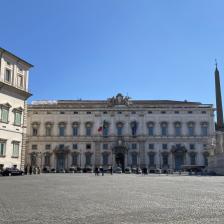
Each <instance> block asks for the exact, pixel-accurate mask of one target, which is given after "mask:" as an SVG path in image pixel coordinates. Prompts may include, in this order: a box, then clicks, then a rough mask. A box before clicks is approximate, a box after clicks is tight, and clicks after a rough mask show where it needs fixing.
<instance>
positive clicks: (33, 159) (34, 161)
mask: <svg viewBox="0 0 224 224" xmlns="http://www.w3.org/2000/svg"><path fill="white" fill-rule="evenodd" d="M30 162H31V166H36V165H37V155H36V153H31V155H30Z"/></svg>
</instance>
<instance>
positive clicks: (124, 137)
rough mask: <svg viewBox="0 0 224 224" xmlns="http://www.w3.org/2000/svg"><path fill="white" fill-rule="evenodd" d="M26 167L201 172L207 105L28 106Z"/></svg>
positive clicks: (208, 138)
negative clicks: (187, 167)
mask: <svg viewBox="0 0 224 224" xmlns="http://www.w3.org/2000/svg"><path fill="white" fill-rule="evenodd" d="M28 123H29V125H28V130H27V133H28V141H27V157H26V158H27V161H26V163H27V165H31V166H39V167H41V168H42V169H45V170H47V169H48V170H50V169H56V170H67V169H69V168H70V167H80V168H87V167H89V168H92V169H94V167H95V166H102V167H104V168H108V167H110V166H113V167H114V168H116V167H118V166H119V167H121V168H122V169H124V168H125V167H132V168H134V167H136V168H137V167H140V168H148V169H152V170H153V169H156V168H161V169H163V170H167V169H173V170H179V169H181V167H182V166H183V165H192V166H200V167H205V166H206V165H207V163H208V155H209V150H210V145H211V143H212V141H213V139H214V136H215V124H214V108H213V106H212V105H211V104H202V103H198V102H188V101H169V100H131V99H130V98H129V97H124V96H123V95H122V94H118V95H117V96H115V97H112V98H109V99H107V100H59V101H36V102H33V103H32V104H31V105H29V106H28Z"/></svg>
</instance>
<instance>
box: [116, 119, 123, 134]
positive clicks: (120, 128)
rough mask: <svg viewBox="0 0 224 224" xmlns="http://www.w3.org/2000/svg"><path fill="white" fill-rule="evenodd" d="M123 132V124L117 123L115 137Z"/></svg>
mask: <svg viewBox="0 0 224 224" xmlns="http://www.w3.org/2000/svg"><path fill="white" fill-rule="evenodd" d="M122 132H123V123H122V122H118V123H117V135H118V136H122V134H123V133H122Z"/></svg>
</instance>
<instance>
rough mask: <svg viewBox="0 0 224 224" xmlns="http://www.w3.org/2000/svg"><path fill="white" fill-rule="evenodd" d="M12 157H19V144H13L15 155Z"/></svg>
mask: <svg viewBox="0 0 224 224" xmlns="http://www.w3.org/2000/svg"><path fill="white" fill-rule="evenodd" d="M12 155H13V156H14V157H19V144H18V143H14V144H13V153H12Z"/></svg>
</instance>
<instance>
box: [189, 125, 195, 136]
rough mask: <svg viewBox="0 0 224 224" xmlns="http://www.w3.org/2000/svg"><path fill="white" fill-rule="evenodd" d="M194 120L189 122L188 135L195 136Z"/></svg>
mask: <svg viewBox="0 0 224 224" xmlns="http://www.w3.org/2000/svg"><path fill="white" fill-rule="evenodd" d="M194 126H195V124H194V122H189V123H188V135H189V136H194Z"/></svg>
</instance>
